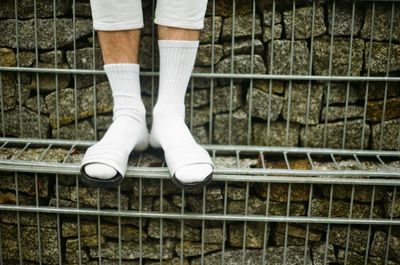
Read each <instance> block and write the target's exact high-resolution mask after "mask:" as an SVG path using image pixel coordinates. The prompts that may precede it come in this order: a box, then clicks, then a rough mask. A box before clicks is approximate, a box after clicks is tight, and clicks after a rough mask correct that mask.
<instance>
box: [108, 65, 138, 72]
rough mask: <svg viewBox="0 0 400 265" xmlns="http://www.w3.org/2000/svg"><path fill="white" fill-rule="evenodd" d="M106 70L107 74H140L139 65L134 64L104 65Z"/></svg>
mask: <svg viewBox="0 0 400 265" xmlns="http://www.w3.org/2000/svg"><path fill="white" fill-rule="evenodd" d="M103 68H104V70H105V71H106V72H107V73H132V72H133V73H139V71H140V66H139V64H134V63H115V64H104V65H103Z"/></svg>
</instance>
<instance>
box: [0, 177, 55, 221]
mask: <svg viewBox="0 0 400 265" xmlns="http://www.w3.org/2000/svg"><path fill="white" fill-rule="evenodd" d="M13 177H14V176H13ZM18 184H19V183H18ZM0 221H1V222H2V223H4V224H12V225H15V226H16V225H17V224H18V223H19V224H20V225H23V226H37V224H38V223H37V216H36V213H30V212H25V213H22V212H21V213H19V219H17V214H16V213H15V212H7V211H2V213H1V216H0ZM39 222H40V227H41V228H56V227H57V216H56V215H55V214H40V215H39Z"/></svg>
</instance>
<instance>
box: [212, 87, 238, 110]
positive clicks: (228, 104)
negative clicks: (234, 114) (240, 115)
mask: <svg viewBox="0 0 400 265" xmlns="http://www.w3.org/2000/svg"><path fill="white" fill-rule="evenodd" d="M241 101H242V88H241V87H240V86H239V85H232V87H231V86H223V87H216V88H214V95H213V113H221V112H228V111H230V110H232V111H235V110H237V109H238V108H240V107H241V105H242V103H241Z"/></svg>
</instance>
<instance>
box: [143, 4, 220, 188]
mask: <svg viewBox="0 0 400 265" xmlns="http://www.w3.org/2000/svg"><path fill="white" fill-rule="evenodd" d="M206 5H207V2H206V1H187V0H176V1H167V0H159V1H158V2H157V9H156V18H155V22H156V23H157V24H158V25H159V26H158V36H159V41H158V45H159V50H160V82H159V83H160V86H159V92H158V98H157V103H156V105H155V107H154V110H153V125H152V129H151V133H150V144H151V145H152V146H154V147H161V148H163V150H164V154H165V159H166V162H167V166H168V168H169V171H170V173H171V175H172V176H173V179H174V180H175V181H176V182H177V183H178V184H179V185H181V186H183V187H187V186H195V185H197V186H201V185H203V184H205V182H206V181H208V180H210V177H211V176H212V171H213V164H212V161H211V158H210V156H209V154H208V153H207V151H206V150H205V149H204V148H202V147H201V146H200V145H198V144H197V143H196V141H195V140H194V139H193V136H192V135H191V133H190V131H189V129H188V127H187V126H186V124H185V105H184V100H185V93H186V88H187V85H188V82H189V79H190V75H191V73H192V70H193V66H194V62H195V59H196V53H197V48H198V45H199V30H200V29H201V28H202V27H203V20H204V14H205V10H206Z"/></svg>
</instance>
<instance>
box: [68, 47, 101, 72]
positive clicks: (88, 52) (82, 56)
mask: <svg viewBox="0 0 400 265" xmlns="http://www.w3.org/2000/svg"><path fill="white" fill-rule="evenodd" d="M93 51H94V52H93ZM66 54H67V62H68V65H69V67H70V68H76V69H89V70H93V69H96V70H103V64H104V63H103V58H102V54H101V50H100V48H95V49H94V50H93V48H82V49H77V50H76V51H67V53H66ZM93 59H94V62H93ZM74 60H76V62H74Z"/></svg>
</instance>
